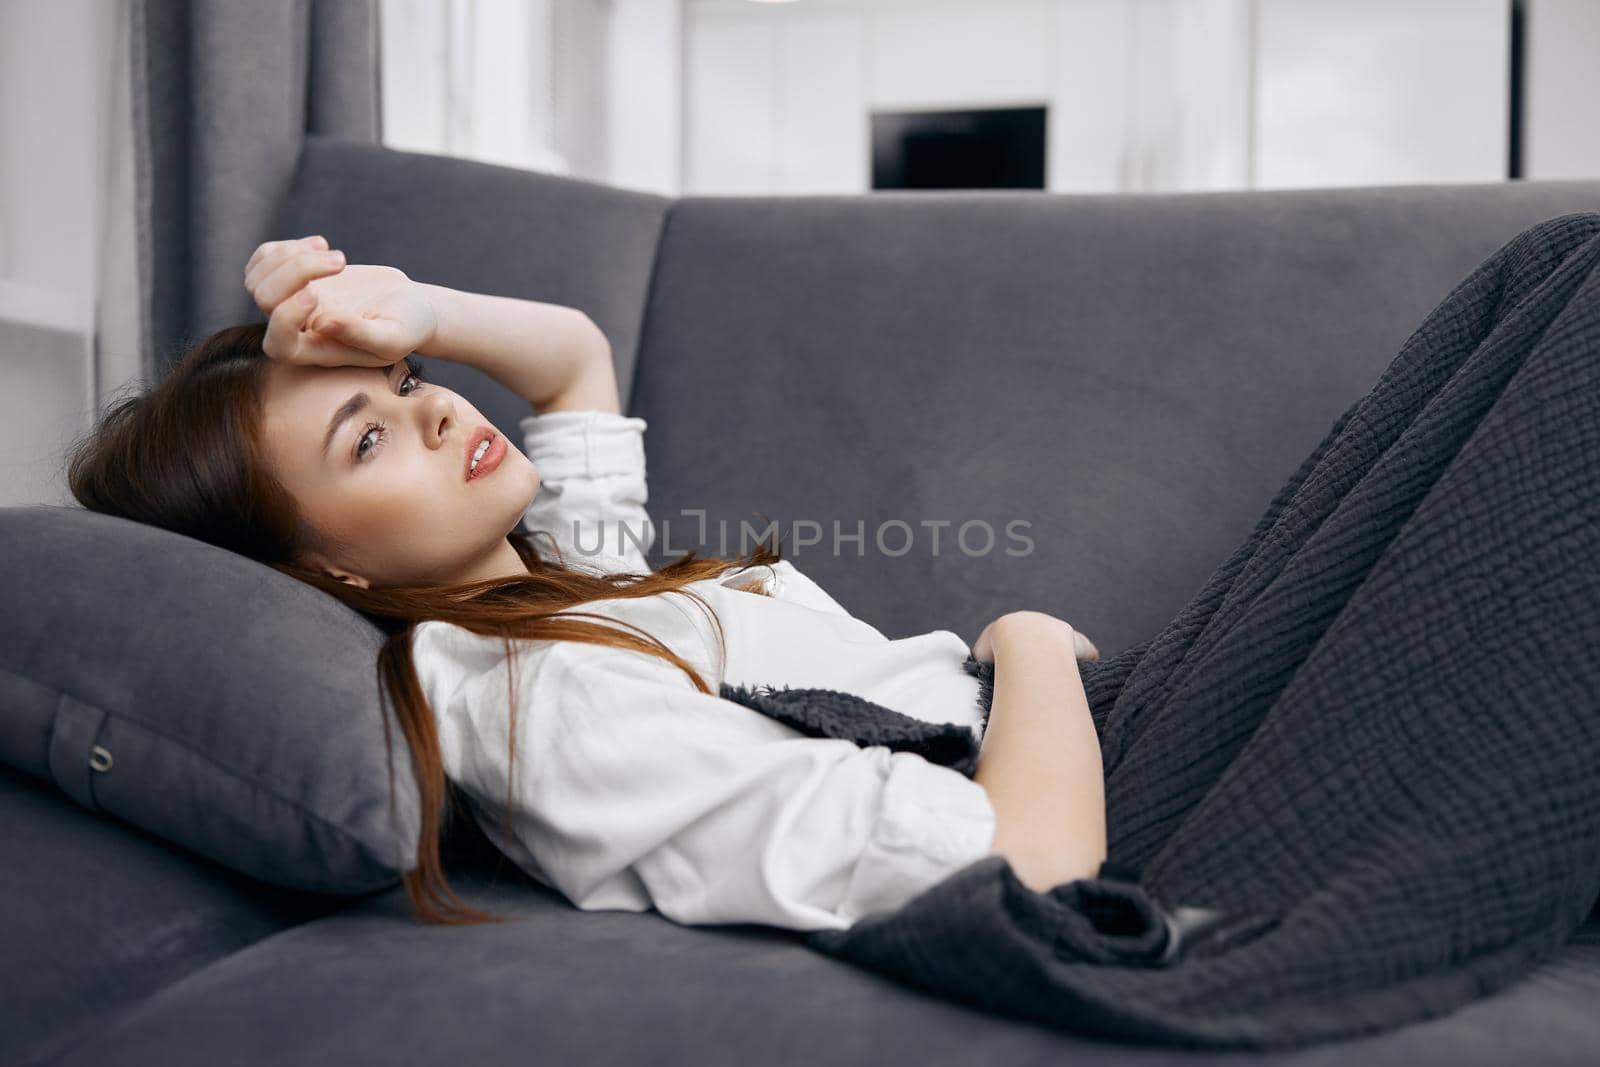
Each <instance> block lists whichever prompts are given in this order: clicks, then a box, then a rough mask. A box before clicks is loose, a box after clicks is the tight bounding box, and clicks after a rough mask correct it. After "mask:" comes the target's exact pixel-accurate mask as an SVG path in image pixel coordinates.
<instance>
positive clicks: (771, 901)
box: [484, 642, 995, 930]
mask: <svg viewBox="0 0 1600 1067" xmlns="http://www.w3.org/2000/svg"><path fill="white" fill-rule="evenodd" d="M546 672H548V673H546ZM538 673H539V675H540V676H541V678H540V685H541V692H542V694H543V695H542V697H541V700H540V704H541V706H542V709H543V712H542V714H540V715H538V716H536V717H535V721H536V722H538V723H539V724H540V725H539V726H536V727H535V736H534V737H532V738H530V740H529V745H530V749H531V751H532V752H534V753H536V754H535V755H534V756H533V757H532V761H531V764H529V765H523V766H522V768H521V771H522V773H519V775H518V778H519V782H518V791H519V792H525V794H526V795H527V796H528V803H529V807H530V810H531V811H532V812H533V813H534V814H533V817H532V818H530V819H525V820H522V821H521V822H520V825H521V826H522V827H523V828H524V830H523V831H519V834H521V833H524V832H525V833H526V835H527V836H528V837H531V838H532V839H531V840H527V839H525V840H524V841H523V844H524V846H525V847H527V848H528V849H529V851H530V853H532V854H533V856H534V857H535V858H536V859H537V861H538V863H539V865H540V866H541V868H542V869H543V870H544V871H545V872H546V873H547V874H548V876H549V877H550V879H551V881H552V882H553V883H554V884H555V886H556V887H557V888H558V889H560V890H561V891H562V892H563V893H564V894H565V895H566V896H567V897H568V898H569V899H570V900H572V901H573V902H574V903H575V904H576V905H578V906H579V907H590V908H598V907H607V906H611V907H617V906H623V907H626V906H627V905H626V904H625V903H621V902H622V901H625V900H626V899H627V897H628V894H629V892H630V891H632V892H634V893H637V891H638V889H639V888H640V887H642V889H643V891H644V892H645V893H646V894H647V895H648V897H649V905H648V906H653V907H655V908H656V910H658V911H659V912H661V913H662V914H663V915H665V916H667V917H668V918H670V919H672V920H674V921H676V922H679V923H685V924H694V923H739V922H754V923H763V924H767V925H772V926H780V927H785V928H790V929H797V930H815V929H823V928H834V929H838V928H843V927H847V926H849V925H851V924H852V923H853V922H855V921H856V919H858V918H860V917H861V916H862V915H865V914H867V913H869V912H873V911H877V910H880V909H892V908H896V907H898V906H900V905H901V904H903V903H905V902H906V901H907V900H909V899H910V898H911V897H913V896H915V895H917V894H918V893H920V892H922V891H923V890H925V889H928V888H930V887H932V886H933V885H934V884H936V883H937V882H939V881H941V880H943V879H944V878H945V877H947V876H948V875H950V874H952V873H953V872H955V871H958V870H960V869H961V868H963V867H965V866H967V865H968V864H970V863H973V862H974V861H976V860H978V859H981V858H982V857H984V856H986V855H988V854H989V849H990V846H991V844H992V843H993V840H994V830H995V812H994V808H993V807H992V805H991V803H990V801H989V797H988V793H987V792H986V791H985V790H984V789H983V787H982V786H980V785H978V784H977V783H976V782H974V781H973V780H971V779H970V778H967V777H966V776H965V775H963V774H961V773H960V772H959V771H956V770H953V769H951V768H949V767H945V766H942V765H939V764H935V763H930V762H929V761H927V760H925V759H923V758H922V757H921V756H918V755H916V754H914V753H909V752H894V751H891V750H890V749H888V748H886V747H883V746H872V747H861V746H859V745H857V744H856V743H855V742H854V741H850V740H847V739H839V738H814V737H805V736H801V735H799V734H798V733H797V732H796V731H794V730H791V729H790V728H789V727H787V726H785V725H784V724H782V723H779V722H776V721H774V720H771V719H768V718H766V717H765V716H763V715H761V714H760V713H759V712H757V711H754V710H752V709H749V708H746V707H743V706H742V705H739V704H737V703H735V702H733V701H729V700H724V699H723V698H721V697H719V696H714V695H710V694H706V693H701V692H700V691H699V690H697V689H695V688H694V687H693V686H692V685H691V684H690V682H689V680H688V678H686V677H685V676H684V675H683V673H682V672H681V671H679V670H678V669H677V668H676V667H675V666H674V665H672V664H670V663H667V662H665V661H662V660H659V659H656V658H654V657H651V656H648V655H645V654H643V653H638V652H634V651H631V650H627V649H616V648H609V647H603V646H593V645H583V644H577V643H572V642H562V643H560V644H558V645H554V646H552V647H551V649H550V650H549V654H548V657H547V659H546V660H545V661H544V662H543V663H541V664H540V666H539V670H538ZM706 681H707V683H708V684H711V685H715V681H714V678H713V677H707V678H706ZM546 685H548V686H550V687H551V688H544V686H546ZM484 740H485V741H487V743H490V744H493V743H494V742H493V741H492V740H489V739H487V738H485V739H484ZM519 747H520V746H519ZM502 758H503V757H502ZM519 759H520V757H519ZM502 788H503V787H502ZM641 906H644V905H641Z"/></svg>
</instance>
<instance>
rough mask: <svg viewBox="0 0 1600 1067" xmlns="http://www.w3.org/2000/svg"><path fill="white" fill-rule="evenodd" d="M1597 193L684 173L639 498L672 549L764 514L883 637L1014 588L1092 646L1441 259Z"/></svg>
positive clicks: (644, 348)
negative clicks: (868, 190)
mask: <svg viewBox="0 0 1600 1067" xmlns="http://www.w3.org/2000/svg"><path fill="white" fill-rule="evenodd" d="M1597 208H1600V182H1596V181H1586V182H1579V181H1560V182H1557V181H1548V182H1513V183H1509V184H1489V185H1465V186H1461V185H1456V186H1404V187H1393V188H1367V189H1347V190H1311V191H1247V192H1229V193H1207V194H1194V193H1189V194H1130V195H1115V196H1113V195H1095V196H1089V195H1041V194H1037V193H989V192H911V193H875V194H872V195H869V196H800V197H743V198H738V197H689V198H686V199H682V200H679V201H677V202H676V203H674V204H673V206H672V210H671V213H670V215H669V216H668V220H667V226H666V229H665V231H664V233H663V237H662V242H661V247H660V249H659V251H658V253H657V261H656V268H655V281H654V284H653V285H652V287H651V293H650V304H649V308H648V310H647V313H646V316H645V329H644V335H643V339H642V342H641V347H640V351H639V365H638V374H637V377H636V381H635V387H634V390H633V394H632V407H631V413H632V414H635V415H639V416H642V417H644V418H646V419H647V420H649V423H650V429H649V431H648V432H647V434H646V448H647V454H648V460H649V464H650V482H651V514H652V517H653V518H654V519H655V520H656V522H657V524H658V529H663V532H665V533H667V534H670V537H669V538H668V540H669V541H670V543H669V544H668V545H666V546H665V547H666V548H668V549H670V551H671V552H672V553H673V554H677V553H679V552H682V551H683V550H685V549H687V548H689V547H698V546H699V544H701V542H700V540H699V536H698V535H699V529H700V525H701V523H702V522H703V523H704V524H705V526H706V535H707V536H706V541H705V543H707V544H709V546H710V549H709V550H710V551H718V550H719V537H720V536H721V533H722V529H723V527H721V526H720V525H719V524H720V523H721V522H723V521H725V522H726V524H727V525H726V527H725V529H726V531H727V535H726V541H727V545H728V548H729V549H731V550H732V551H739V550H741V549H742V548H744V547H748V541H749V540H753V538H754V537H755V536H756V535H757V534H758V533H759V531H760V530H762V529H763V528H764V527H765V525H766V523H767V522H768V520H769V519H770V520H772V521H775V522H776V523H777V529H778V530H779V532H781V533H783V534H784V544H785V546H786V548H788V547H789V546H791V545H793V546H794V547H795V548H796V550H795V551H791V552H786V555H788V556H789V558H791V559H793V560H794V562H795V563H796V565H797V566H800V567H801V568H802V569H803V570H805V571H806V572H807V573H808V574H810V575H811V576H812V577H813V578H815V579H816V580H817V581H818V582H819V583H820V584H822V586H823V587H824V588H826V589H828V590H830V591H831V592H833V593H834V595H835V596H836V597H837V599H839V600H840V602H841V603H843V604H844V605H845V607H847V608H849V609H850V610H851V611H852V612H854V613H856V614H857V615H859V616H861V617H863V618H865V619H866V620H867V621H868V622H871V623H872V624H874V625H875V626H877V627H878V628H879V629H881V630H883V631H884V632H885V633H887V634H888V635H889V636H891V637H895V636H904V635H907V634H912V633H917V632H921V631H925V630H931V629H951V630H955V631H956V632H958V633H960V634H961V635H962V636H963V637H965V638H966V639H967V640H968V641H971V640H973V639H974V638H975V637H976V635H977V634H978V632H979V631H980V630H981V628H982V627H983V626H984V625H985V624H986V623H987V622H988V621H990V620H991V619H992V618H994V617H995V616H997V615H999V614H1001V613H1003V612H1006V611H1011V610H1017V609H1022V608H1030V609H1035V610H1042V611H1048V612H1051V613H1052V614H1056V615H1059V616H1061V617H1063V618H1065V619H1067V620H1068V621H1070V622H1071V623H1073V624H1074V625H1075V626H1077V627H1078V628H1080V629H1082V630H1083V631H1084V632H1085V633H1087V634H1088V635H1089V636H1090V637H1092V638H1093V639H1094V640H1095V641H1096V643H1097V644H1098V646H1099V648H1100V650H1101V653H1102V655H1103V656H1110V655H1114V654H1115V653H1117V652H1118V651H1120V650H1122V649H1123V648H1125V647H1127V646H1129V645H1131V644H1133V643H1136V642H1137V641H1140V640H1143V639H1144V638H1146V637H1149V636H1152V635H1154V634H1155V633H1156V632H1157V631H1159V630H1160V628H1161V627H1163V626H1164V625H1165V624H1166V623H1167V622H1169V621H1170V620H1171V619H1172V618H1173V617H1174V616H1175V615H1176V614H1177V612H1178V611H1179V610H1180V609H1181V608H1182V607H1183V606H1184V604H1185V603H1187V601H1188V600H1189V598H1190V597H1191V596H1193V595H1194V593H1195V592H1197V591H1198V590H1199V588H1200V587H1201V586H1202V585H1203V584H1204V582H1205V581H1206V579H1207V578H1209V577H1210V575H1211V574H1212V572H1213V571H1214V570H1215V569H1216V567H1217V566H1218V565H1220V564H1221V563H1222V562H1223V561H1224V560H1225V559H1226V558H1227V556H1228V555H1229V553H1230V552H1231V551H1232V550H1233V549H1234V548H1235V547H1236V546H1237V544H1238V543H1239V542H1240V541H1242V540H1243V539H1244V537H1245V536H1246V535H1248V533H1249V532H1250V530H1251V529H1252V528H1253V527H1254V525H1255V523H1256V521H1257V519H1258V518H1259V517H1260V515H1261V514H1262V512H1263V511H1264V510H1265V508H1266V506H1267V504H1268V502H1269V501H1270V500H1271V498H1272V496H1273V494H1274V493H1275V492H1276V490H1277V489H1278V488H1279V487H1280V486H1281V485H1282V484H1283V482H1284V481H1285V480H1286V479H1287V477H1288V476H1289V475H1290V474H1291V473H1293V471H1294V470H1295V469H1296V468H1297V467H1298V466H1299V464H1300V463H1301V461H1302V460H1303V459H1304V458H1305V457H1306V455H1308V454H1309V453H1310V451H1311V450H1312V448H1313V447H1314V446H1315V445H1316V444H1317V443H1318V442H1319V441H1320V440H1321V438H1322V437H1323V435H1324V434H1325V433H1326V432H1327V430H1328V428H1329V427H1330V426H1331V424H1332V422H1333V421H1334V419H1335V418H1336V417H1337V416H1338V415H1339V414H1341V413H1342V412H1343V411H1344V410H1345V409H1346V408H1347V407H1348V406H1349V405H1351V404H1352V403H1354V402H1355V401H1356V400H1358V399H1359V398H1360V397H1362V396H1363V395H1364V394H1365V393H1366V392H1367V391H1368V390H1370V389H1371V387H1372V386H1373V385H1374V384H1375V383H1376V382H1377V380H1378V378H1379V376H1380V375H1381V374H1382V373H1383V371H1384V369H1385V368H1386V367H1387V366H1388V364H1389V363H1390V361H1391V360H1393V358H1394V357H1395V356H1396V355H1397V354H1398V353H1399V351H1400V348H1401V346H1402V345H1404V344H1405V342H1406V340H1407V339H1408V337H1410V335H1411V333H1412V332H1413V331H1414V330H1415V329H1416V327H1417V326H1419V325H1420V324H1421V322H1422V320H1423V318H1424V317H1425V316H1427V314H1428V313H1429V312H1430V311H1432V310H1433V308H1434V307H1435V306H1437V305H1438V303H1439V302H1440V301H1441V300H1442V299H1443V298H1444V297H1445V296H1446V294H1447V293H1449V291H1450V290H1451V289H1452V288H1453V287H1454V285H1455V284H1456V283H1457V282H1458V281H1460V280H1461V279H1462V278H1463V277H1464V276H1465V275H1466V274H1468V273H1469V272H1470V271H1471V270H1472V269H1473V268H1474V267H1476V266H1477V265H1478V264H1479V263H1481V262H1482V260H1484V259H1485V258H1486V257H1487V256H1488V255H1489V254H1490V253H1492V252H1493V251H1495V250H1496V249H1497V248H1498V247H1499V246H1501V245H1502V244H1504V243H1505V242H1506V241H1508V240H1509V239H1510V238H1511V237H1513V236H1514V235H1515V234H1517V233H1518V232H1519V231H1521V230H1523V229H1524V228H1526V227H1528V226H1531V225H1533V224H1534V223H1537V222H1539V221H1541V220H1544V219H1547V218H1550V217H1553V216H1556V215H1560V214H1565V213H1568V212H1573V211H1593V210H1596V209H1597ZM701 509H703V510H704V512H705V515H704V516H703V517H702V516H700V515H698V514H696V512H698V511H699V510H701ZM680 513H682V514H680ZM758 513H759V514H758ZM663 520H666V521H668V522H670V528H664V523H663ZM1015 521H1020V522H1026V523H1028V524H1030V525H1028V526H1026V527H1017V528H1013V529H1012V531H1011V533H1013V534H1014V533H1016V532H1017V531H1018V530H1020V531H1021V532H1022V533H1024V534H1025V535H1026V536H1027V537H1028V538H1030V539H1031V543H1030V544H1024V543H1023V542H1022V541H1020V540H1018V539H1017V538H1015V537H1013V536H1009V535H1008V529H1007V524H1008V523H1012V522H1015ZM741 522H748V523H749V527H750V531H751V538H749V539H747V543H746V544H745V545H741V544H740V543H739V540H740V536H739V535H740V532H741V531H740V523H741ZM808 522H809V523H815V524H816V525H815V526H806V525H804V524H806V523H808ZM938 522H947V523H949V525H947V526H943V527H939V526H936V525H931V524H936V523H938ZM836 523H837V528H838V533H839V535H840V542H839V547H838V549H837V550H836V549H835V547H834V531H835V524H836ZM963 524H968V528H967V538H966V542H965V543H964V545H963V544H962V543H960V542H959V541H958V540H957V534H958V532H959V531H960V529H961V527H962V525H963ZM860 532H864V534H865V536H864V537H863V538H862V539H861V540H847V538H851V537H853V535H855V534H857V533H860ZM936 532H937V533H939V534H940V535H941V536H940V540H939V541H938V543H937V545H936V544H935V542H934V540H933V537H934V534H935V533H936ZM988 532H992V534H993V541H992V546H991V542H990V539H989V536H988ZM819 534H820V541H819V542H818V543H815V544H813V545H811V546H809V547H808V546H804V545H803V544H802V543H801V542H802V541H803V540H804V539H816V538H817V537H818V535H819ZM880 534H881V542H880ZM908 546H909V548H908ZM662 547H663V546H662V545H661V544H659V543H658V546H657V548H658V549H661V548H662ZM1008 551H1015V552H1018V553H1021V554H1017V555H1011V554H1008Z"/></svg>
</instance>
